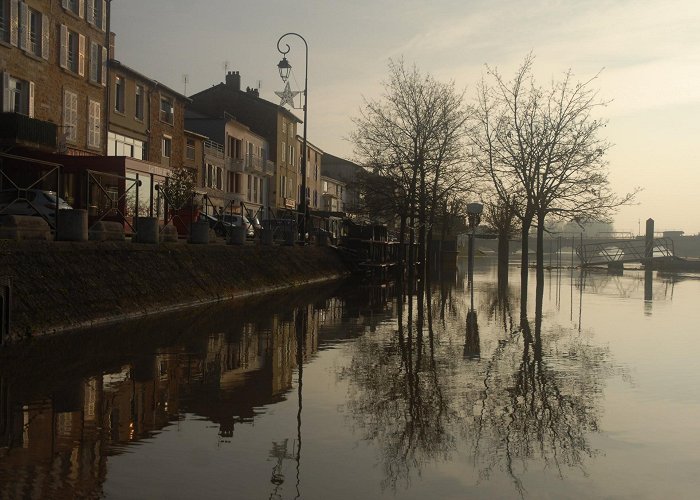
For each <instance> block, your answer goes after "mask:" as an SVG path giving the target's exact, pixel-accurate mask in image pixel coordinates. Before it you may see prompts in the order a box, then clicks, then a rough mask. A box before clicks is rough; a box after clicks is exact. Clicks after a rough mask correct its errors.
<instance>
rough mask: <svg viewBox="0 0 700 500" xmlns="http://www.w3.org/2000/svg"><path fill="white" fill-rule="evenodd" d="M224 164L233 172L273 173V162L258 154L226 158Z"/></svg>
mask: <svg viewBox="0 0 700 500" xmlns="http://www.w3.org/2000/svg"><path fill="white" fill-rule="evenodd" d="M226 166H227V167H228V168H229V169H230V170H233V171H235V172H246V173H258V174H261V175H262V174H273V173H274V172H275V164H274V163H273V162H271V161H265V160H263V159H262V158H260V157H259V156H252V155H246V156H244V157H243V158H227V159H226Z"/></svg>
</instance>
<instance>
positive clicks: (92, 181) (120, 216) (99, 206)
mask: <svg viewBox="0 0 700 500" xmlns="http://www.w3.org/2000/svg"><path fill="white" fill-rule="evenodd" d="M85 172H86V174H87V177H86V188H87V192H86V193H87V196H86V204H87V207H88V216H89V218H90V222H91V224H90V228H89V229H92V228H93V227H95V225H96V224H97V223H98V222H100V221H103V220H105V219H106V220H114V221H116V222H121V223H122V224H126V225H127V226H128V227H129V229H131V232H132V233H135V232H138V227H137V225H138V217H135V218H134V224H132V223H131V222H130V221H129V219H128V217H127V206H128V199H129V198H130V197H131V196H132V195H133V196H134V199H135V215H138V214H139V189H138V188H139V187H140V186H141V184H142V183H141V181H140V180H139V179H135V178H132V177H127V176H124V175H118V174H112V173H105V172H99V171H97V170H86V171H85ZM103 177H107V178H109V179H110V180H113V181H117V185H116V186H114V185H105V184H104V183H103V179H102V178H103ZM122 181H123V182H124V189H123V190H121V189H120V184H121V182H122ZM128 182H131V185H129V186H128V187H126V185H127V183H128ZM93 188H95V190H96V192H95V193H93ZM120 193H121V194H120ZM100 194H101V196H99V195H100Z"/></svg>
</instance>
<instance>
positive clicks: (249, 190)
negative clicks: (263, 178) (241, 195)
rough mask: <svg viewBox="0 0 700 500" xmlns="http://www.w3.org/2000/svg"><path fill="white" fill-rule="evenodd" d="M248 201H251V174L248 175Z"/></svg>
mask: <svg viewBox="0 0 700 500" xmlns="http://www.w3.org/2000/svg"><path fill="white" fill-rule="evenodd" d="M248 201H253V176H252V175H249V176H248Z"/></svg>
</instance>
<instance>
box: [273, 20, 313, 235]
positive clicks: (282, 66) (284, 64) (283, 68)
mask: <svg viewBox="0 0 700 500" xmlns="http://www.w3.org/2000/svg"><path fill="white" fill-rule="evenodd" d="M286 36H296V37H299V38H300V39H301V41H302V42H304V47H305V55H306V61H305V66H306V67H305V71H304V91H303V93H304V108H303V109H304V142H303V145H302V149H301V200H299V206H298V210H299V212H301V224H299V235H300V237H301V240H302V241H305V240H306V219H307V217H308V206H307V203H306V147H307V146H306V116H307V108H306V100H307V94H308V92H307V90H308V86H309V45H308V44H307V43H306V39H305V38H304V37H303V36H301V35H300V34H299V33H285V34H284V35H282V36H281V37H279V40H277V50H278V51H279V53H280V54H282V60H281V61H280V62H279V63H278V64H277V69H278V70H279V72H280V78H282V81H283V82H285V83H287V79H288V78H289V72H290V71H291V69H292V65H291V64H289V61H288V60H287V54H288V53H289V51H290V50H291V47H290V46H289V44H288V43H285V44H284V46H285V47H286V50H284V49H282V47H281V46H280V43H281V42H282V39H283V38H284V37H286ZM292 106H293V105H292Z"/></svg>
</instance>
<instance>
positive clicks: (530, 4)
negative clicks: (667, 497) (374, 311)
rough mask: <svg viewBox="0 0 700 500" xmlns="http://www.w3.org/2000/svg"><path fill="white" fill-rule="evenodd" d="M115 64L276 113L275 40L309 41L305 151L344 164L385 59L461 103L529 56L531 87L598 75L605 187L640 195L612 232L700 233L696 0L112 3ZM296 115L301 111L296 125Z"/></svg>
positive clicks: (299, 70) (296, 45) (299, 47)
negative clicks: (256, 91)
mask: <svg viewBox="0 0 700 500" xmlns="http://www.w3.org/2000/svg"><path fill="white" fill-rule="evenodd" d="M111 28H112V31H114V32H115V33H116V35H117V41H116V53H115V57H116V59H118V60H120V61H121V62H122V63H124V64H126V65H127V66H131V67H133V68H134V69H136V70H138V71H140V72H142V73H144V74H146V75H148V76H151V77H152V78H154V79H156V80H158V81H160V82H162V83H164V84H166V85H168V86H171V87H173V88H174V89H176V90H178V91H180V92H184V91H185V89H184V84H183V75H188V79H189V82H188V84H187V92H186V93H187V95H190V94H192V93H195V92H198V91H200V90H202V89H205V88H207V87H209V86H211V85H215V84H217V83H219V82H221V81H223V80H224V74H225V70H224V68H225V65H226V64H227V65H228V69H229V70H236V71H240V73H241V78H242V85H243V87H246V86H251V87H257V86H258V85H260V93H261V97H263V98H265V99H268V100H270V101H273V102H279V98H277V97H276V96H275V94H274V91H276V90H282V88H283V85H282V82H281V80H280V79H279V75H278V73H277V63H278V62H279V60H280V58H281V56H280V54H279V53H278V52H277V48H276V42H277V39H278V38H279V37H280V36H281V35H282V34H283V33H286V32H289V31H294V32H297V33H300V34H301V35H303V36H304V37H305V38H306V40H307V42H308V44H309V100H308V109H309V117H308V136H309V141H311V142H313V143H314V144H316V145H317V146H319V147H320V148H321V149H323V150H324V151H327V152H329V153H332V154H334V155H337V156H342V157H347V158H352V156H353V147H352V144H351V143H350V142H349V141H348V140H347V137H348V135H349V133H350V132H351V131H352V128H353V124H352V121H351V118H352V117H353V116H357V114H358V110H359V108H360V106H361V104H362V98H363V96H364V97H367V98H375V97H378V96H379V95H380V92H381V82H382V81H383V80H384V79H385V77H386V75H387V62H388V60H389V59H390V58H395V59H396V58H400V57H403V58H404V60H405V61H406V62H407V63H409V64H413V63H415V64H416V65H417V67H418V68H419V69H420V70H421V71H422V72H427V73H431V74H432V75H433V76H434V77H436V78H437V79H440V80H444V81H449V80H454V81H455V83H456V84H457V86H458V87H460V88H466V89H467V94H468V95H469V96H470V97H471V96H472V95H473V90H474V86H475V83H476V81H477V80H478V79H479V78H480V77H481V75H482V73H483V70H484V64H489V65H490V66H496V67H498V68H499V70H500V71H501V72H502V73H503V74H505V75H510V74H512V73H513V72H514V71H515V70H516V69H517V66H518V65H519V63H520V62H521V61H522V59H523V58H524V56H525V55H526V54H527V53H528V52H530V51H532V52H533V53H534V54H535V56H536V59H535V73H536V75H537V76H538V79H539V80H540V82H541V83H547V82H548V81H549V80H550V79H551V78H553V77H554V78H558V77H559V75H560V74H561V73H562V72H563V71H565V70H567V69H569V68H571V69H572V70H573V72H574V73H575V75H576V76H577V78H579V79H581V80H585V79H588V78H590V77H592V76H593V75H595V74H596V73H598V72H599V71H600V70H601V69H603V71H602V73H601V74H600V77H599V80H598V85H597V86H598V88H599V89H600V91H601V96H602V97H604V98H607V99H612V103H611V104H610V105H609V106H608V107H607V108H606V109H605V110H604V114H605V117H606V118H608V119H609V124H608V127H607V129H606V134H607V139H608V140H609V141H610V142H612V143H613V144H614V147H613V148H612V149H611V151H610V153H609V155H608V159H609V161H610V172H611V180H612V182H613V186H614V187H615V189H616V190H617V191H619V192H620V193H622V192H626V191H628V190H631V189H632V188H633V187H635V186H639V187H642V188H644V191H643V192H642V193H641V194H640V195H639V197H638V202H639V204H638V205H634V206H631V207H626V208H623V209H622V210H621V211H620V212H619V214H618V216H617V217H616V221H615V229H616V230H618V231H630V232H634V233H635V234H636V233H637V230H638V227H639V225H638V223H639V221H640V220H641V228H642V231H643V230H644V221H645V220H646V219H647V218H649V217H652V218H654V219H655V220H656V229H657V231H662V230H673V229H679V230H683V231H685V232H686V234H696V233H700V201H699V200H698V190H699V189H700V172H699V167H700V155H699V154H698V142H699V141H700V126H699V125H698V123H699V117H700V2H698V0H585V1H584V0H568V1H567V0H559V1H555V0H550V1H545V0H529V1H527V2H525V1H522V0H519V1H516V0H510V1H498V0H431V1H428V0H424V1H416V0H401V1H399V0H397V1H388V0H355V1H353V2H336V1H303V0H300V1H297V2H290V1H284V2H282V1H265V0H258V1H256V2H255V1H248V2H237V1H232V0H206V1H201V2H193V1H191V0H187V1H186V0H113V2H112V25H111ZM289 40H290V45H291V47H292V50H291V52H290V53H289V54H288V56H287V57H288V59H289V61H290V63H291V64H292V66H293V67H294V69H293V77H292V79H291V84H292V90H299V89H300V88H301V87H303V79H304V51H303V49H304V47H303V43H302V42H301V41H300V40H298V39H296V38H290V39H289ZM300 116H301V114H300Z"/></svg>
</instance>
